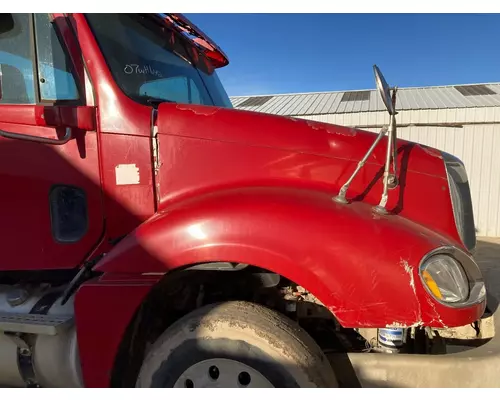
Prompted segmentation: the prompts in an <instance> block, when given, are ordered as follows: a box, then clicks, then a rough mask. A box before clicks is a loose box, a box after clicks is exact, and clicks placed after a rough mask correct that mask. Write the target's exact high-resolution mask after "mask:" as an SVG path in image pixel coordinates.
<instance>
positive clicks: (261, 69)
mask: <svg viewBox="0 0 500 400" xmlns="http://www.w3.org/2000/svg"><path fill="white" fill-rule="evenodd" d="M271 1H272V0H271ZM186 16H187V17H188V18H189V19H191V20H192V21H193V23H195V24H196V25H198V26H199V27H200V28H201V29H202V30H203V31H204V32H205V33H207V34H208V35H209V36H210V37H211V38H212V39H213V40H215V41H216V42H217V43H218V44H219V45H220V47H221V48H222V49H223V50H224V51H225V52H226V54H227V55H228V57H229V60H230V64H229V65H228V66H227V67H225V68H222V69H220V70H219V71H218V73H219V77H220V78H221V80H222V83H223V84H224V86H225V87H226V90H227V91H228V94H229V95H230V96H236V95H251V94H266V93H267V94H275V93H294V92H313V91H328V90H350V89H353V90H355V89H370V88H374V87H375V83H374V80H373V72H372V65H373V64H374V63H376V64H378V65H379V67H380V68H381V70H382V72H383V73H384V75H385V77H386V79H387V81H388V83H389V84H390V85H397V86H399V87H408V86H428V85H452V84H464V83H484V82H499V81H500V51H499V50H498V49H500V14H490V15H486V14H472V15H471V14H455V15H453V14H186Z"/></svg>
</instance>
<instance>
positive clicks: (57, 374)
mask: <svg viewBox="0 0 500 400" xmlns="http://www.w3.org/2000/svg"><path fill="white" fill-rule="evenodd" d="M227 64H228V59H227V57H226V55H225V54H224V53H223V52H222V50H221V49H220V48H219V47H218V46H217V45H216V44H215V43H214V42H213V41H212V40H211V39H210V38H209V37H208V36H206V35H205V34H204V33H203V32H202V31H201V30H200V29H199V28H197V27H196V26H195V25H193V24H192V23H191V22H190V21H189V20H187V19H186V18H185V17H184V16H182V15H179V14H104V15H100V14H86V15H83V14H1V16H0V71H1V72H0V74H1V75H0V82H1V86H0V93H1V100H0V184H1V202H0V205H1V207H0V221H1V225H0V231H1V234H0V237H1V242H0V243H1V244H0V249H1V254H2V257H1V259H0V385H3V386H21V387H22V386H32V387H33V386H34V387H82V386H85V387H151V386H153V387H187V388H190V387H207V386H219V387H311V386H313V387H336V386H350V385H360V386H373V385H375V386H500V381H499V378H498V376H500V356H499V351H498V350H497V349H498V341H497V336H496V335H495V334H494V329H490V328H493V323H492V320H493V318H494V316H493V315H492V314H493V313H494V312H495V310H496V305H495V304H494V303H491V302H488V304H487V300H486V290H485V283H484V281H483V278H482V275H481V272H480V270H479V268H478V266H477V264H476V263H475V262H474V260H473V258H472V252H473V250H474V247H475V242H476V237H475V226H474V218H473V214H472V207H471V198H470V191H469V184H468V180H467V174H466V171H465V168H464V165H463V164H462V162H461V161H460V160H457V159H456V158H454V157H452V156H450V155H448V154H445V153H442V152H440V151H438V150H436V149H432V148H428V147H424V146H421V145H418V144H416V143H412V142H408V141H404V140H400V139H398V138H397V135H396V114H397V112H396V111H395V109H396V107H397V96H396V90H395V89H391V88H390V87H389V86H388V85H387V83H386V82H385V80H384V78H383V77H382V74H381V73H380V71H379V70H378V68H376V67H375V77H376V84H377V87H378V88H379V91H380V95H381V96H382V100H383V101H384V103H385V105H386V107H387V110H388V113H389V124H388V127H387V128H384V129H383V130H382V131H381V132H380V133H379V134H378V135H377V134H375V133H372V132H367V131H363V130H358V129H352V128H347V127H342V126H336V125H330V124H325V123H319V122H310V121H305V120H298V119H294V118H285V117H279V116H272V115H265V114H258V113H253V112H244V111H238V110H235V109H233V108H232V106H231V103H230V101H229V98H228V96H227V94H226V92H225V91H224V88H223V87H222V85H221V83H220V81H219V79H218V77H217V73H216V70H217V69H218V68H221V67H224V66H225V65H227ZM493 300H494V299H493ZM496 321H498V318H497V319H495V320H494V322H495V323H496ZM457 327H458V329H459V330H460V329H461V328H460V327H465V328H467V327H473V328H474V335H472V336H470V335H469V336H470V337H465V339H464V338H463V340H462V344H464V343H465V344H466V345H468V346H469V347H471V349H470V350H467V351H464V352H459V353H453V354H445V353H447V349H449V348H450V346H449V344H450V343H451V342H450V340H449V338H450V337H452V336H453V335H451V336H450V335H447V334H446V333H447V332H449V331H450V329H451V330H452V331H453V329H452V328H457ZM488 327H489V328H488ZM455 332H457V331H455ZM466 336H467V335H466ZM467 339H469V340H467ZM455 340H456V338H455ZM478 342H480V343H478Z"/></svg>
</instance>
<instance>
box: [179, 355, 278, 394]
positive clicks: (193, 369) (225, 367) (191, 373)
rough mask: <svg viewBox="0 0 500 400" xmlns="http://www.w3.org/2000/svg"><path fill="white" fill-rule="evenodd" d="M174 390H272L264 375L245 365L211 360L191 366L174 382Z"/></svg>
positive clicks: (232, 361)
mask: <svg viewBox="0 0 500 400" xmlns="http://www.w3.org/2000/svg"><path fill="white" fill-rule="evenodd" d="M174 387H176V388H208V387H214V388H272V387H274V386H273V385H272V384H271V382H269V380H267V379H266V378H265V377H264V375H262V374H261V373H260V372H259V371H257V370H256V369H254V368H252V367H250V366H249V365H247V364H244V363H241V362H239V361H236V360H230V359H227V358H211V359H208V360H203V361H200V362H198V363H196V364H193V365H191V366H190V367H189V368H188V369H186V370H185V371H184V372H183V373H182V375H181V376H180V377H179V379H177V381H176V382H175V385H174Z"/></svg>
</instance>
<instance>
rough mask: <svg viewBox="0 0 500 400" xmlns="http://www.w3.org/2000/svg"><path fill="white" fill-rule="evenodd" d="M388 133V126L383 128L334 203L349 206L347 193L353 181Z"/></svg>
mask: <svg viewBox="0 0 500 400" xmlns="http://www.w3.org/2000/svg"><path fill="white" fill-rule="evenodd" d="M386 133H387V126H383V127H382V129H381V130H380V133H379V134H378V136H377V138H376V139H375V141H374V142H373V144H372V145H371V146H370V148H369V149H368V151H367V152H366V154H365V155H364V157H363V158H362V159H361V161H360V162H359V163H358V166H357V167H356V169H355V171H354V172H353V173H352V175H351V176H350V177H349V179H348V180H347V182H346V183H344V185H343V186H342V187H341V188H340V191H339V194H338V195H337V196H335V197H334V198H333V200H334V201H336V202H337V203H342V204H347V203H349V201H348V200H347V199H346V193H347V190H348V189H349V186H350V185H351V183H352V181H353V180H354V178H355V177H356V175H357V174H358V172H359V171H360V170H361V168H363V165H365V163H366V160H368V157H370V155H371V154H372V152H373V150H374V149H375V147H376V146H377V144H378V142H380V140H381V139H382V137H383V136H384V135H385V134H386Z"/></svg>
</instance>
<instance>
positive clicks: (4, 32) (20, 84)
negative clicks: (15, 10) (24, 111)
mask: <svg viewBox="0 0 500 400" xmlns="http://www.w3.org/2000/svg"><path fill="white" fill-rule="evenodd" d="M0 22H1V25H2V26H1V27H0V65H1V69H2V99H0V104H33V103H35V88H34V84H33V63H32V61H31V46H30V17H29V14H3V15H2V18H1V20H0Z"/></svg>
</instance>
